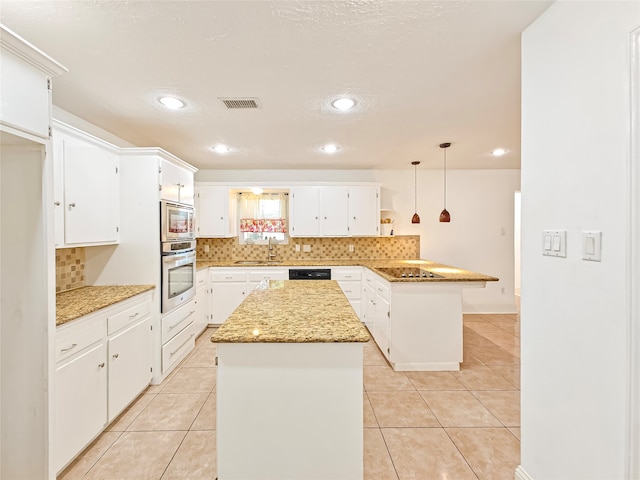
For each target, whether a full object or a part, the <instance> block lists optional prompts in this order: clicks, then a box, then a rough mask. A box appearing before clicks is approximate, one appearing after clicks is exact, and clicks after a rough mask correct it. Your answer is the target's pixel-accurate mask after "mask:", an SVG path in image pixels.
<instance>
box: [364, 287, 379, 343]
mask: <svg viewBox="0 0 640 480" xmlns="http://www.w3.org/2000/svg"><path fill="white" fill-rule="evenodd" d="M375 315H376V292H375V290H374V289H373V288H372V287H370V286H369V285H364V287H363V288H362V321H363V322H364V324H365V326H366V327H367V328H368V329H369V333H371V335H373V329H374V322H375Z"/></svg>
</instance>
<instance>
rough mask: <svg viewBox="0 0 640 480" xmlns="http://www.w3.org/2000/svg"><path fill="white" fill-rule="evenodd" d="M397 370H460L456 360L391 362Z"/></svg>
mask: <svg viewBox="0 0 640 480" xmlns="http://www.w3.org/2000/svg"><path fill="white" fill-rule="evenodd" d="M392 366H393V369H394V370H396V371H398V372H456V371H458V370H460V363H458V362H429V363H392Z"/></svg>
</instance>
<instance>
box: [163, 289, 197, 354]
mask: <svg viewBox="0 0 640 480" xmlns="http://www.w3.org/2000/svg"><path fill="white" fill-rule="evenodd" d="M195 313H196V304H195V302H194V301H193V300H191V301H190V302H189V303H187V304H185V305H183V306H182V307H180V308H178V309H177V310H175V311H174V312H171V313H170V314H169V315H167V316H165V317H163V318H162V343H163V344H165V343H167V342H168V341H169V340H171V339H172V338H173V337H175V336H176V335H177V334H178V333H180V332H181V331H182V330H184V328H185V327H187V326H188V325H191V324H192V323H193V321H194V320H195V319H196V316H195Z"/></svg>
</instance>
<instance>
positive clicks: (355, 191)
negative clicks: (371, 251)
mask: <svg viewBox="0 0 640 480" xmlns="http://www.w3.org/2000/svg"><path fill="white" fill-rule="evenodd" d="M379 233H380V188H379V187H377V186H368V185H366V186H354V187H349V235H351V236H358V237H364V236H372V235H379Z"/></svg>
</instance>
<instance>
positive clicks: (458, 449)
mask: <svg viewBox="0 0 640 480" xmlns="http://www.w3.org/2000/svg"><path fill="white" fill-rule="evenodd" d="M449 428H456V427H449ZM468 428H473V427H468ZM442 430H444V433H445V435H446V436H447V438H448V439H449V441H450V442H451V443H452V444H453V446H454V447H455V449H456V450H457V451H458V453H459V454H460V456H461V457H462V459H463V460H464V463H466V464H467V466H468V467H469V470H471V473H473V474H474V475H475V476H476V479H478V480H480V475H478V473H477V472H476V471H475V470H474V469H473V467H472V466H471V463H469V460H467V457H465V456H464V454H463V453H462V451H461V450H460V448H458V445H457V444H456V442H454V441H453V438H451V435H449V432H447V429H446V428H444V427H443V428H442Z"/></svg>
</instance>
